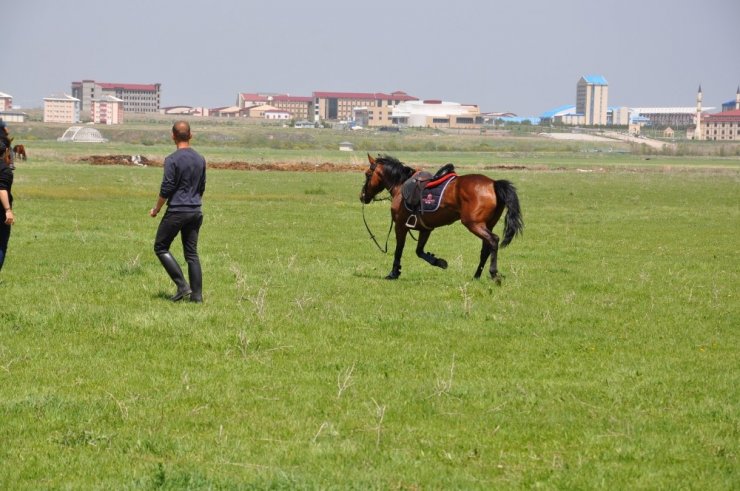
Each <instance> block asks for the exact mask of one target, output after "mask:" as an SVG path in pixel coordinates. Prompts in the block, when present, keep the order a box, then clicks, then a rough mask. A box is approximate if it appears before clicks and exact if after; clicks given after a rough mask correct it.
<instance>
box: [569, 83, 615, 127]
mask: <svg viewBox="0 0 740 491" xmlns="http://www.w3.org/2000/svg"><path fill="white" fill-rule="evenodd" d="M608 99H609V84H608V82H607V81H606V79H605V78H604V77H602V76H601V75H586V76H583V77H581V79H580V80H579V81H578V84H577V86H576V114H580V115H583V118H584V119H583V121H584V122H583V124H585V125H587V126H593V125H601V126H604V125H606V124H607V121H606V113H607V108H608V106H607V101H608Z"/></svg>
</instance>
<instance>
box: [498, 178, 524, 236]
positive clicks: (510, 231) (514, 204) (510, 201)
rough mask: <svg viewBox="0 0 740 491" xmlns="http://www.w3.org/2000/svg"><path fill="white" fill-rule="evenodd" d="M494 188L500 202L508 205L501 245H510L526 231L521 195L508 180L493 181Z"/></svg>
mask: <svg viewBox="0 0 740 491" xmlns="http://www.w3.org/2000/svg"><path fill="white" fill-rule="evenodd" d="M493 190H494V191H495V192H496V199H497V200H498V202H499V203H503V204H504V205H506V209H507V211H506V216H505V217H504V240H503V242H501V247H506V246H507V245H509V242H511V241H512V240H513V239H514V237H515V236H516V235H517V234H521V233H523V232H524V220H523V218H522V211H521V210H520V209H519V197H518V196H517V194H516V188H515V187H514V185H513V184H512V183H511V182H509V181H507V180H504V179H502V180H500V181H494V182H493Z"/></svg>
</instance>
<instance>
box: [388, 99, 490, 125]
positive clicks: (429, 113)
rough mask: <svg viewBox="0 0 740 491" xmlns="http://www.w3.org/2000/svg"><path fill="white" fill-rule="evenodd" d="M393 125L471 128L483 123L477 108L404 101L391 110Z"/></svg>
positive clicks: (432, 102)
mask: <svg viewBox="0 0 740 491" xmlns="http://www.w3.org/2000/svg"><path fill="white" fill-rule="evenodd" d="M391 122H392V123H393V124H394V125H400V126H411V127H417V128H473V127H478V126H480V125H481V124H482V123H483V116H481V113H480V109H479V108H478V106H476V105H473V104H460V103H457V102H444V101H438V100H426V101H404V102H401V103H399V104H398V105H397V106H396V107H394V108H393V112H392V113H391Z"/></svg>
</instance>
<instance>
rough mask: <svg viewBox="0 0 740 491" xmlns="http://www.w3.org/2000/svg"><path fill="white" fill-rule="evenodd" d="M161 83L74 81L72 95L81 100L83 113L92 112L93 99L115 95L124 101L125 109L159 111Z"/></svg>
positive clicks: (134, 111)
mask: <svg viewBox="0 0 740 491" xmlns="http://www.w3.org/2000/svg"><path fill="white" fill-rule="evenodd" d="M160 89H161V84H158V83H156V84H122V83H108V82H96V81H94V80H83V81H81V82H72V96H73V97H76V98H77V99H79V100H80V101H81V105H80V110H81V111H82V114H84V115H89V114H92V113H91V110H92V101H93V100H96V99H97V100H100V99H101V98H102V97H103V96H106V95H108V96H113V97H116V98H118V99H121V100H122V101H123V110H124V111H126V112H130V113H156V112H159V106H160V99H161V90H160Z"/></svg>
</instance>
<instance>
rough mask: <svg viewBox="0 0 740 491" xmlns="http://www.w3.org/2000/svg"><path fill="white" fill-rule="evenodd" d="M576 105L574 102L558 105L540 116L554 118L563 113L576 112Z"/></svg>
mask: <svg viewBox="0 0 740 491" xmlns="http://www.w3.org/2000/svg"><path fill="white" fill-rule="evenodd" d="M575 110H576V106H574V105H572V104H566V105H565V106H558V107H556V108H555V109H550V110H549V111H545V112H544V113H542V114H541V115H540V118H542V119H548V118H554V117H555V116H562V115H563V114H568V113H572V112H575Z"/></svg>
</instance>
